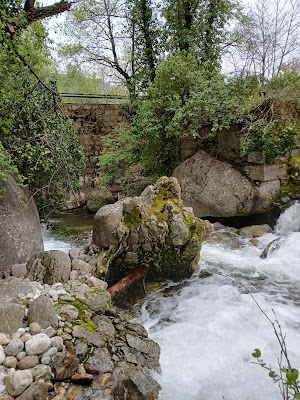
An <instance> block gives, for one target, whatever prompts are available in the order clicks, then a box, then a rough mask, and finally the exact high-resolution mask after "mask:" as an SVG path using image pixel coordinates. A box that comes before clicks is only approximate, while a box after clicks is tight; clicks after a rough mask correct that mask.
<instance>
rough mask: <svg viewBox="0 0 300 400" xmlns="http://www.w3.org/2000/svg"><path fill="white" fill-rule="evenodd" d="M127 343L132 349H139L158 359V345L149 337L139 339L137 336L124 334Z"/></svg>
mask: <svg viewBox="0 0 300 400" xmlns="http://www.w3.org/2000/svg"><path fill="white" fill-rule="evenodd" d="M126 340H127V343H128V345H129V346H130V347H132V348H133V349H136V350H139V351H141V352H142V353H146V354H150V355H151V356H152V357H154V358H156V359H159V355H160V347H159V345H158V344H157V343H155V342H154V341H153V340H151V339H147V338H145V339H140V338H139V337H137V336H132V335H129V334H127V335H126Z"/></svg>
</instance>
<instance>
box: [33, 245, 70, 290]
mask: <svg viewBox="0 0 300 400" xmlns="http://www.w3.org/2000/svg"><path fill="white" fill-rule="evenodd" d="M26 269H27V278H29V279H30V280H32V281H39V282H43V283H47V284H48V285H53V284H54V283H57V282H61V283H64V282H67V281H68V279H69V277H70V272H71V260H70V257H69V256H68V254H66V253H64V252H63V251H60V250H50V251H41V252H40V253H38V254H36V255H35V256H33V257H32V258H31V259H30V260H29V261H28V262H27V264H26Z"/></svg>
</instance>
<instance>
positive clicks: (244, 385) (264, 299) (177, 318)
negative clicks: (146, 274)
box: [137, 203, 300, 400]
mask: <svg viewBox="0 0 300 400" xmlns="http://www.w3.org/2000/svg"><path fill="white" fill-rule="evenodd" d="M292 207H293V208H292V209H289V210H286V211H285V214H283V215H282V216H281V219H279V221H278V224H277V227H276V234H274V235H273V234H268V235H265V236H264V237H263V238H262V239H261V242H260V245H259V247H255V246H253V245H252V244H251V243H250V242H249V240H248V239H244V240H242V244H241V246H240V247H239V248H236V249H231V248H228V246H227V244H226V242H224V243H222V242H220V243H209V242H207V243H204V244H203V248H202V251H201V261H200V263H199V266H198V267H199V268H198V271H197V273H196V274H194V276H193V277H192V278H191V279H189V280H187V281H186V282H181V283H180V284H174V283H167V284H166V285H165V287H164V288H163V289H161V290H160V291H158V292H154V293H151V294H149V295H148V296H147V297H146V299H145V300H144V301H143V302H142V303H141V304H139V309H138V312H139V313H140V316H139V317H138V318H137V321H138V322H140V323H142V324H143V325H144V326H145V327H146V328H147V329H148V330H149V335H150V337H151V338H152V339H154V340H155V341H157V342H158V343H159V344H160V346H161V364H162V375H160V376H157V377H156V378H157V379H158V381H159V382H160V384H161V385H162V392H161V394H160V399H161V400H182V399H187V400H217V399H221V400H224V399H225V400H254V399H255V400H266V399H272V400H276V399H278V400H279V399H281V395H280V392H279V389H278V387H277V385H276V384H274V383H273V381H272V380H271V378H269V376H268V372H267V371H265V370H263V369H262V368H261V367H260V366H258V365H255V364H253V363H251V362H252V361H254V359H253V358H252V356H251V353H252V352H253V350H254V348H259V349H260V350H261V352H262V358H263V359H264V361H265V362H266V363H268V364H271V365H272V366H274V368H276V367H277V358H278V357H279V355H280V349H279V345H278V343H277V340H276V337H275V335H274V332H273V330H272V326H271V325H270V323H269V322H268V321H267V319H266V318H265V316H264V315H263V314H262V312H261V311H260V310H259V309H258V307H257V305H256V304H255V302H254V301H253V299H252V298H251V296H250V295H249V293H248V292H247V290H250V291H251V293H253V295H254V297H255V299H256V300H257V302H258V303H259V305H260V306H261V307H262V308H263V309H264V310H265V312H266V313H267V314H268V315H269V316H270V317H272V319H274V316H273V314H272V309H274V311H275V312H276V315H277V317H278V320H279V321H280V324H281V325H282V328H283V330H284V331H285V332H286V334H287V345H288V351H289V355H290V358H291V362H292V364H293V365H294V367H295V368H297V367H298V369H300V346H299V344H300V329H299V328H300V307H299V306H300V233H299V232H295V231H296V230H297V223H294V222H295V221H296V220H297V219H298V220H299V221H300V208H298V207H299V203H296V204H295V205H293V206H292ZM292 222H293V223H292ZM225 232H226V231H225ZM231 233H232V232H231ZM283 234H285V235H286V236H285V238H284V240H283V241H282V243H281V246H280V247H279V248H278V249H276V250H274V251H273V252H272V253H270V255H269V256H268V257H267V258H266V259H261V258H260V254H261V253H262V251H263V249H264V247H265V246H266V245H267V244H268V243H269V242H271V241H272V240H274V239H275V238H277V237H279V236H278V235H280V236H282V235H283ZM246 288H247V289H246Z"/></svg>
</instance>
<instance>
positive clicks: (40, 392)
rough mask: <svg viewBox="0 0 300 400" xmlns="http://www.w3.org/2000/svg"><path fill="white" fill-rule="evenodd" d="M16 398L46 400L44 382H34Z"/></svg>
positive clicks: (46, 392)
mask: <svg viewBox="0 0 300 400" xmlns="http://www.w3.org/2000/svg"><path fill="white" fill-rule="evenodd" d="M16 400H48V387H47V385H46V384H45V382H34V383H32V384H31V385H30V386H29V387H28V388H27V389H26V390H25V391H24V392H23V393H22V394H21V396H19V397H17V398H16Z"/></svg>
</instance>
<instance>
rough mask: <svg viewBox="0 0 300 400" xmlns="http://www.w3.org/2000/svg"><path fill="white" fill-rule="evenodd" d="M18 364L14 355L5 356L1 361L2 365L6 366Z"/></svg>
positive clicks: (10, 366)
mask: <svg viewBox="0 0 300 400" xmlns="http://www.w3.org/2000/svg"><path fill="white" fill-rule="evenodd" d="M17 364H18V360H17V358H16V357H14V356H6V357H5V360H4V361H3V365H4V367H6V368H16V366H17Z"/></svg>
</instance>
